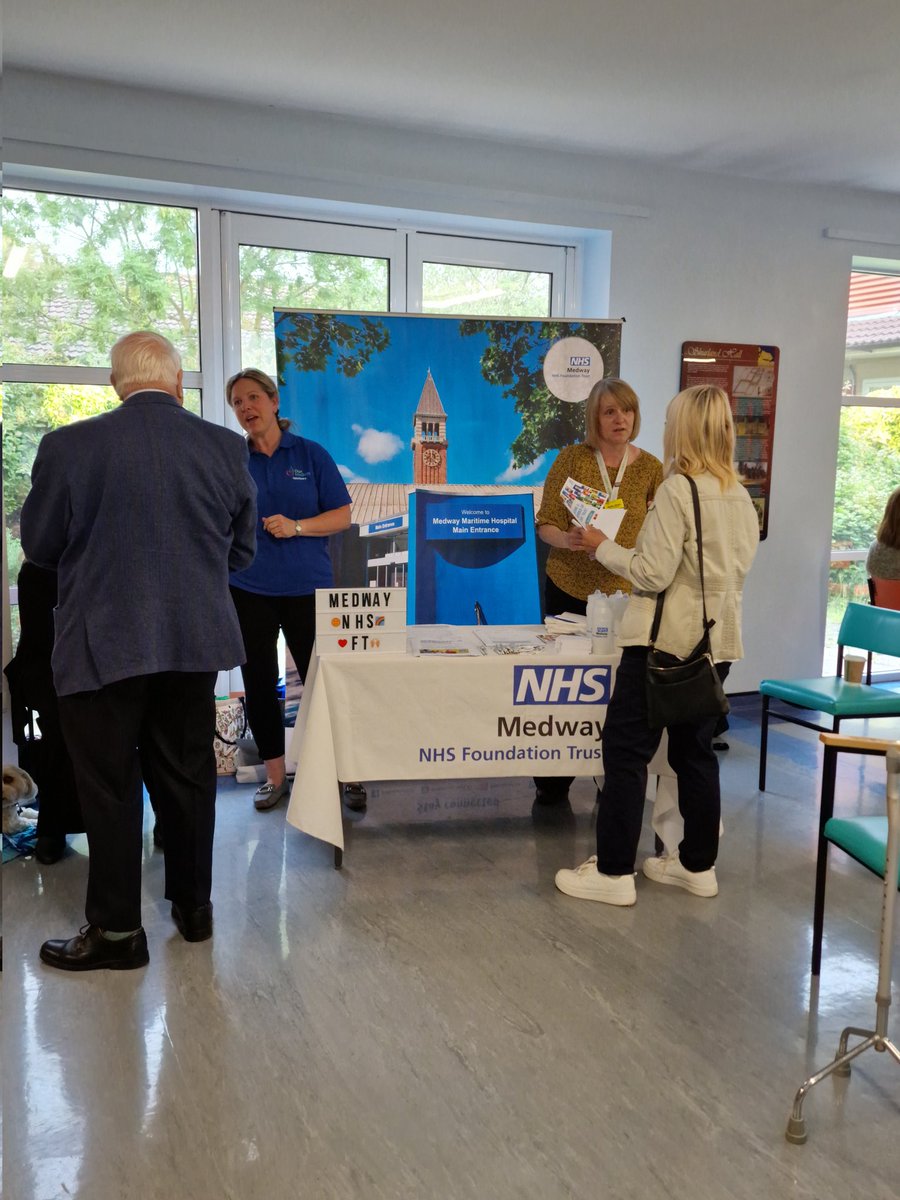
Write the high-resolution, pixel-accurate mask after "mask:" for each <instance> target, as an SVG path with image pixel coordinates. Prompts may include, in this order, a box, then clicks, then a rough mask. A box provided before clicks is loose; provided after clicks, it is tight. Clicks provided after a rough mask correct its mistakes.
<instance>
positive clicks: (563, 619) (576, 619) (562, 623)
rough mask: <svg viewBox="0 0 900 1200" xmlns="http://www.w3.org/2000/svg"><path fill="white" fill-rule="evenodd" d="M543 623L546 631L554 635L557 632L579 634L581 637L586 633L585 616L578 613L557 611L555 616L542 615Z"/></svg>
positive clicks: (557, 633)
mask: <svg viewBox="0 0 900 1200" xmlns="http://www.w3.org/2000/svg"><path fill="white" fill-rule="evenodd" d="M544 625H545V626H546V629H547V632H548V633H552V634H554V635H559V634H580V635H581V636H582V637H583V636H584V635H585V634H586V633H587V617H584V616H581V615H579V614H578V613H570V612H566V613H559V614H558V615H557V616H550V615H549V614H548V615H547V616H546V617H544Z"/></svg>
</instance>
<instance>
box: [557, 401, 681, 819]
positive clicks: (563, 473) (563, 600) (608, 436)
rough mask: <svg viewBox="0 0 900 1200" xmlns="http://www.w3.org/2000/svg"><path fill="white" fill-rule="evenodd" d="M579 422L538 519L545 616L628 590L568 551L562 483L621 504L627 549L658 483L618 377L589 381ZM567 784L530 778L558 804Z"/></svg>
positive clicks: (637, 416) (635, 408) (621, 539)
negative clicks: (578, 437)
mask: <svg viewBox="0 0 900 1200" xmlns="http://www.w3.org/2000/svg"><path fill="white" fill-rule="evenodd" d="M584 425H585V438H584V441H583V442H581V443H580V444H579V445H577V446H564V447H563V449H562V450H560V452H559V454H558V456H557V458H556V462H554V464H553V466H552V467H551V468H550V470H549V471H548V473H547V480H546V482H545V483H544V497H543V500H542V502H541V507H540V511H539V512H538V514H537V526H538V536H539V537H540V539H541V541H543V542H546V543H547V545H548V546H550V547H552V548H551V550H550V554H549V557H548V559H547V578H546V580H545V582H544V609H545V611H546V612H547V613H560V612H573V613H584V612H585V611H586V610H587V598H588V596H590V595H591V593H592V592H596V591H598V590H599V591H601V592H605V593H606V594H607V595H609V596H611V595H612V594H613V592H618V591H622V592H630V591H631V584H630V583H629V582H628V580H627V579H623V578H622V576H621V575H614V574H613V573H612V571H609V570H607V568H606V567H604V566H603V565H602V564H601V563H599V562H597V560H596V559H594V558H592V557H590V556H589V555H587V554H585V552H584V551H583V550H580V549H573V541H574V538H573V528H574V526H573V522H572V517H571V515H570V513H569V511H568V509H567V508H566V506H565V505H564V504H563V502H562V497H561V496H560V494H559V493H560V490H561V488H562V486H563V484H564V483H565V482H566V479H567V478H569V477H570V476H571V478H572V479H577V480H578V482H579V483H584V484H588V485H589V486H590V487H594V488H597V489H599V490H600V491H601V492H604V493H605V494H606V495H608V496H611V498H612V499H614V500H616V499H618V500H621V501H622V503H623V505H624V506H625V510H626V511H625V516H624V518H623V520H622V524H621V526H620V527H619V532H618V534H617V535H616V539H615V540H616V541H617V542H618V544H619V545H620V546H626V547H628V548H631V547H633V546H634V544H635V542H636V541H637V535H638V533H639V532H640V528H641V526H642V525H643V523H644V518H645V517H646V515H647V508H648V506H649V504H650V501H651V500H652V499H653V497H654V495H655V494H656V489H657V488H658V487H659V485H660V483H662V463H661V462H660V461H659V459H658V458H654V456H653V455H652V454H648V453H647V451H646V450H640V449H639V448H638V447H637V446H635V445H634V439H635V438H636V437H637V435H638V433H639V431H640V428H641V410H640V402H639V401H638V398H637V395H636V394H635V391H634V389H633V388H631V387H629V385H628V384H627V383H625V381H624V380H622V379H601V380H600V382H599V383H595V384H594V386H593V387H592V388H591V391H590V394H589V395H588V398H587V404H586V407H585V415H584ZM571 782H572V779H571V778H564V777H555V776H553V777H550V776H546V777H539V778H538V777H536V778H535V784H536V786H537V789H538V800H540V801H543V802H553V801H556V800H561V799H564V798H565V796H566V795H567V793H568V790H569V784H570V783H571Z"/></svg>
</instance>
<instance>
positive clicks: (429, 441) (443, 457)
mask: <svg viewBox="0 0 900 1200" xmlns="http://www.w3.org/2000/svg"><path fill="white" fill-rule="evenodd" d="M410 448H411V449H412V452H413V483H414V484H415V485H416V486H417V487H418V486H419V485H420V484H440V483H446V482H447V414H446V413H445V412H444V406H443V404H441V398H440V396H439V395H438V390H437V388H436V387H435V386H434V380H433V379H432V378H431V371H430V370H429V372H428V374H427V375H426V377H425V384H424V386H423V387H422V394H421V396H420V397H419V403H418V406H417V408H416V411H415V413H414V415H413V439H412V442H411V443H410Z"/></svg>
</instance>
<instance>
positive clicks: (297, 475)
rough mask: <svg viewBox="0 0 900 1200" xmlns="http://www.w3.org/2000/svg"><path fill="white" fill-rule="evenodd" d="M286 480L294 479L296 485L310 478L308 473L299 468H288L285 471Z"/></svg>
mask: <svg viewBox="0 0 900 1200" xmlns="http://www.w3.org/2000/svg"><path fill="white" fill-rule="evenodd" d="M285 475H287V477H288V479H296V480H297V482H298V483H306V481H307V479H309V478H310V474H309V471H304V470H303V469H302V468H301V467H288V469H287V470H286V471H285Z"/></svg>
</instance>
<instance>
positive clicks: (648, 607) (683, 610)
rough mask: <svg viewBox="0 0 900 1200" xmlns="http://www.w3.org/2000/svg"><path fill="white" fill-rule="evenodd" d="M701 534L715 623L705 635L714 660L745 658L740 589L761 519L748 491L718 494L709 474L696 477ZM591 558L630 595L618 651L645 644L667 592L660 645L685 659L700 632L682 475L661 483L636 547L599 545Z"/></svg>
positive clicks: (689, 510)
mask: <svg viewBox="0 0 900 1200" xmlns="http://www.w3.org/2000/svg"><path fill="white" fill-rule="evenodd" d="M694 482H695V483H696V484H697V491H698V492H699V495H700V519H701V524H702V531H703V574H704V578H705V581H706V612H707V616H709V617H710V618H711V619H714V620H715V625H713V627H712V630H711V632H710V638H711V641H712V650H713V657H714V658H715V660H716V662H735V661H736V660H737V659H739V658H743V656H744V647H743V643H742V641H741V591H742V589H743V586H744V578H745V576H746V574H747V572H748V571H749V570H750V565H751V563H752V562H753V557H754V555H755V554H756V548H757V546H758V544H759V521H758V519H757V515H756V509H755V508H754V507H753V502H752V500H751V499H750V496H749V494H748V492H747V490H746V488H744V487H742V486H741V485H740V484H735V485H733V486H732V487H730V488H728V489H727V490H726V491H724V492H723V491H722V490H721V486H720V484H719V481H718V479H716V478H715V477H714V476H712V475H698V476H697V477H696V478H695V480H694ZM596 557H597V559H598V561H599V562H601V563H603V565H604V566H605V567H609V569H610V570H611V571H615V572H616V574H618V575H624V576H625V578H626V579H630V580H631V582H632V584H633V585H634V591H633V592H632V595H631V598H630V600H629V602H628V607H627V608H626V610H625V615H624V617H623V618H622V622H621V624H620V626H619V630H618V644H619V646H646V645H647V644H648V643H649V641H650V629H651V627H652V625H653V614H654V611H655V609H656V597H657V594H658V593H659V592H661V591H663V590H665V592H666V601H665V605H664V606H663V615H662V624H661V626H660V631H659V635H658V637H657V639H656V645H657V648H658V649H660V650H665V651H667V652H668V653H669V654H676V655H678V657H679V658H684V657H685V656H686V655H688V654H689V653H690V652H691V650H693V648H694V646H696V644H697V642H698V641H699V640H700V638H701V636H702V633H703V604H702V600H701V596H700V572H699V568H698V562H697V539H696V533H695V529H694V507H693V504H692V501H691V489H690V485H689V483H688V481H687V479H686V478H685V477H684V476H683V475H673V476H671V477H670V478H668V479H666V480H664V481H663V483H662V485H661V486H660V488H659V490H658V491H657V493H656V499H655V501H654V503H653V506H652V507H651V508H650V511H649V512H648V513H647V519H646V520H645V521H644V525H643V528H642V529H641V532H640V533H639V534H638V539H637V544H636V546H635V548H634V549H633V550H628V549H626V548H625V547H624V546H619V545H617V544H616V543H615V542H612V541H605V542H602V543H601V544H600V545H599V546H598V547H597V551H596Z"/></svg>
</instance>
